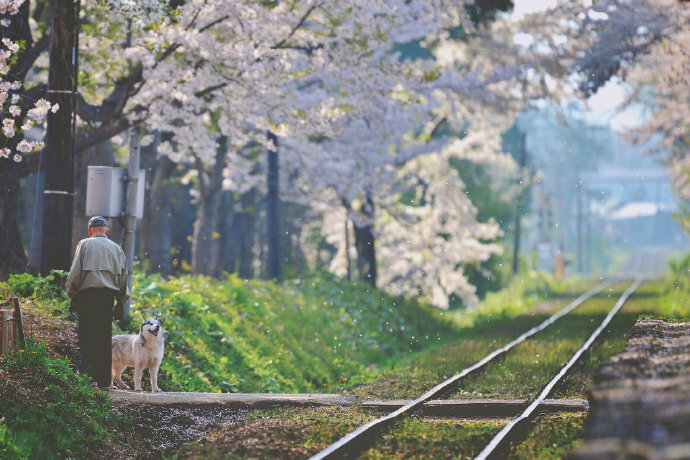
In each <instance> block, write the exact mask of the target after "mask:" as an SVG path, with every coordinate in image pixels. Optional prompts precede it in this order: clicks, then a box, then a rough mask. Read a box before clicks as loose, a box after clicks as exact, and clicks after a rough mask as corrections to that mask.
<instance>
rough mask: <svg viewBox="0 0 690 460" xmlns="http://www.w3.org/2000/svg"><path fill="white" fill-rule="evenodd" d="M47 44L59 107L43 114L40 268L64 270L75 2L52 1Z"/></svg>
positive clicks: (68, 256) (68, 238)
mask: <svg viewBox="0 0 690 460" xmlns="http://www.w3.org/2000/svg"><path fill="white" fill-rule="evenodd" d="M53 8H54V15H53V29H52V46H51V49H50V66H49V73H48V87H49V90H48V97H49V98H50V100H51V102H52V103H58V104H59V105H60V110H58V111H57V112H56V113H52V112H49V113H48V128H47V132H46V145H47V149H46V152H45V166H46V169H45V170H46V182H45V184H46V185H45V190H44V192H43V193H44V200H43V251H42V257H41V259H42V260H41V272H43V273H44V274H47V273H48V272H49V271H50V270H51V269H58V270H69V268H70V265H71V262H72V209H73V192H74V138H75V136H74V134H75V133H74V129H73V128H74V120H73V115H72V114H73V112H74V102H75V100H76V97H75V95H73V94H70V93H71V92H73V91H76V87H77V85H76V82H77V74H76V71H77V69H76V59H77V56H76V52H77V51H76V49H77V36H78V34H79V27H78V14H79V13H78V9H79V8H78V4H75V2H74V1H73V0H53Z"/></svg>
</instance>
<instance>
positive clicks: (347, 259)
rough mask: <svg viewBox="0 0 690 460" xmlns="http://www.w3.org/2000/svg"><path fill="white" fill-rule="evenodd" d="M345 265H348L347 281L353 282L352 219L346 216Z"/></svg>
mask: <svg viewBox="0 0 690 460" xmlns="http://www.w3.org/2000/svg"><path fill="white" fill-rule="evenodd" d="M345 263H346V264H347V280H348V281H350V282H352V262H351V261H350V219H349V218H348V217H347V215H346V216H345Z"/></svg>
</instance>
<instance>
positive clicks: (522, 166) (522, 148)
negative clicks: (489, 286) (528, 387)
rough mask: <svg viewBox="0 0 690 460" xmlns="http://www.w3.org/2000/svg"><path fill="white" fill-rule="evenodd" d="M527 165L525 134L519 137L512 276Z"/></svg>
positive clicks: (523, 200) (517, 246)
mask: <svg viewBox="0 0 690 460" xmlns="http://www.w3.org/2000/svg"><path fill="white" fill-rule="evenodd" d="M526 164H527V145H526V134H525V133H522V135H521V136H520V184H519V185H520V190H519V192H518V196H517V207H516V210H515V242H514V244H513V274H515V273H517V272H518V262H519V257H520V220H521V217H522V207H523V206H524V204H525V203H524V202H525V188H524V187H525V184H523V183H522V182H523V180H524V177H523V175H522V174H523V171H524V169H525V165H526Z"/></svg>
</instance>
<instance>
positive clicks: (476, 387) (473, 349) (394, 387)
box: [348, 282, 662, 398]
mask: <svg viewBox="0 0 690 460" xmlns="http://www.w3.org/2000/svg"><path fill="white" fill-rule="evenodd" d="M628 286H629V284H617V285H615V286H612V287H609V288H607V289H606V290H605V291H603V292H602V293H600V294H599V295H597V296H595V297H594V298H592V299H590V300H589V301H587V302H585V303H584V304H583V305H581V306H580V307H579V308H577V309H576V310H574V311H573V312H572V313H570V314H568V315H566V316H565V317H563V318H561V319H560V320H558V321H557V322H556V323H555V324H554V325H552V326H551V327H549V328H547V329H546V330H545V331H543V332H540V333H538V334H537V335H536V336H534V337H532V338H530V339H528V340H527V341H526V342H524V343H522V344H520V345H518V346H517V347H515V348H514V349H513V350H511V351H510V352H509V353H508V354H507V355H506V356H505V357H502V358H497V359H496V360H495V361H492V362H491V363H489V364H488V365H487V366H485V367H484V368H483V369H481V370H480V371H479V372H477V373H474V374H472V375H470V376H468V377H467V378H465V379H464V380H463V381H462V382H461V384H460V386H459V387H458V390H457V392H456V393H455V395H454V396H455V397H458V398H528V397H532V396H535V395H536V394H537V393H538V392H539V390H540V389H541V388H543V386H544V385H546V383H548V382H549V380H551V378H552V377H553V376H554V375H555V374H556V373H557V372H558V370H559V369H560V368H561V367H562V366H563V365H565V363H566V362H567V361H568V359H569V358H570V356H572V354H573V353H574V352H575V351H576V350H577V349H578V348H579V347H580V346H581V345H582V344H583V343H584V342H585V341H586V340H587V338H588V337H589V336H590V334H591V333H592V332H593V331H594V329H596V328H597V327H598V325H599V324H600V323H601V321H602V320H603V319H604V317H605V316H606V315H607V313H608V312H609V310H610V309H611V308H612V307H613V305H614V303H615V301H616V300H617V299H618V298H619V297H620V295H621V294H622V293H623V291H624V290H625V289H626V288H627V287H628ZM642 287H643V289H642V290H641V292H640V293H639V295H637V294H636V295H633V296H632V297H631V298H630V299H629V300H628V302H626V304H625V305H624V307H623V309H622V311H621V312H620V313H619V314H618V315H617V316H616V317H614V319H613V321H612V322H611V324H610V325H609V327H608V328H607V329H606V330H605V332H604V334H602V336H600V339H599V340H597V342H595V345H594V347H593V348H592V350H591V351H590V352H587V353H585V355H584V357H583V359H582V361H581V363H580V364H578V365H577V366H576V367H575V368H574V369H573V371H572V372H571V373H570V374H569V376H568V377H567V379H566V381H565V384H563V385H561V386H559V387H557V390H556V393H555V394H556V395H558V396H562V397H586V395H587V391H588V388H589V386H590V383H591V378H592V375H593V374H594V372H595V370H596V368H597V367H599V366H600V365H601V364H603V363H604V362H606V361H607V360H608V359H610V357H611V356H613V355H614V354H615V353H618V352H620V351H621V350H622V349H623V347H624V345H625V341H626V334H627V332H628V331H629V330H630V328H631V327H632V325H633V324H634V323H635V321H636V320H637V318H638V317H639V316H640V315H643V314H646V313H651V312H655V311H656V312H659V313H661V310H660V309H659V308H658V305H659V304H660V302H659V295H660V293H661V292H662V291H660V289H661V288H662V287H661V286H660V285H659V283H651V282H650V283H648V284H646V285H643V286H642ZM571 300H572V298H571V297H567V296H560V297H559V298H558V299H556V300H551V301H548V302H544V303H540V304H535V305H531V306H530V305H526V304H524V303H523V309H522V310H521V313H519V314H517V313H516V311H519V310H517V307H515V306H514V305H508V306H507V310H509V311H511V313H510V314H508V315H504V314H503V313H502V312H500V311H498V312H497V311H496V310H491V313H490V314H487V315H486V316H477V317H476V318H475V319H474V320H473V321H472V324H473V325H472V326H471V327H466V328H463V329H462V330H461V331H460V332H459V337H460V339H459V340H458V342H457V343H455V344H450V345H447V346H443V347H440V348H435V349H429V350H426V351H425V352H423V353H421V354H416V355H414V356H410V357H408V358H407V359H404V360H401V361H400V362H399V363H398V364H397V365H396V366H394V367H392V368H389V369H385V370H383V371H381V372H379V375H378V378H377V379H376V380H373V381H370V382H366V383H365V384H362V385H359V386H355V387H352V388H350V389H349V390H348V391H349V392H351V393H352V394H355V395H358V396H363V397H385V398H414V397H417V396H419V395H420V394H421V393H423V392H424V391H426V390H428V389H429V388H431V387H432V386H434V385H435V384H437V383H439V382H441V381H443V380H445V379H446V378H448V377H450V376H452V375H455V374H456V373H458V372H459V371H460V370H462V369H464V368H465V367H468V366H469V365H472V364H474V363H475V362H477V361H478V360H480V359H481V358H483V357H484V356H485V355H486V354H488V353H489V352H491V351H493V350H495V349H497V348H499V347H500V346H502V345H504V344H505V343H507V342H509V341H510V340H512V339H513V338H515V337H517V336H518V335H519V334H521V333H522V332H524V331H526V330H527V329H529V328H530V327H533V326H535V325H537V324H539V323H541V322H542V321H544V320H545V319H546V318H548V316H549V315H551V314H553V313H555V312H556V311H558V310H559V309H561V308H563V307H564V306H565V305H566V304H567V303H569V302H570V301H571ZM480 308H481V307H480Z"/></svg>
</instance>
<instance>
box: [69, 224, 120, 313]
mask: <svg viewBox="0 0 690 460" xmlns="http://www.w3.org/2000/svg"><path fill="white" fill-rule="evenodd" d="M65 287H66V288H67V295H68V296H69V297H70V298H74V296H75V295H76V294H77V293H78V292H79V291H83V290H84V289H89V288H108V289H112V290H113V291H116V294H115V295H116V296H117V297H118V298H120V299H121V300H122V301H123V302H124V301H125V300H127V299H129V289H128V287H127V258H126V257H125V252H124V251H123V250H122V248H121V247H120V246H119V245H118V244H117V243H115V242H113V241H110V240H109V239H108V237H107V236H106V235H104V234H102V233H96V234H95V235H94V236H93V237H91V238H85V239H83V240H81V241H80V242H79V244H78V245H77V250H76V251H75V252H74V260H73V261H72V268H70V271H69V275H67V281H66V283H65Z"/></svg>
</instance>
